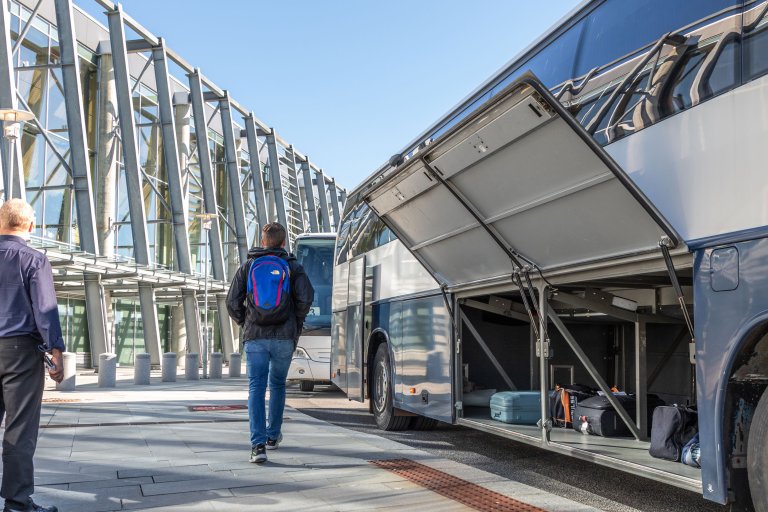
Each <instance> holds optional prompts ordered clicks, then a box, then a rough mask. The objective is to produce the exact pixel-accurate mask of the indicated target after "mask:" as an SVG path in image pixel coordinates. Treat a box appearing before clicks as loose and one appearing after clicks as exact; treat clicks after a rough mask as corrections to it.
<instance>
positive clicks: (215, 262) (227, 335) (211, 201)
mask: <svg viewBox="0 0 768 512" xmlns="http://www.w3.org/2000/svg"><path fill="white" fill-rule="evenodd" d="M188 77H189V90H190V100H191V103H192V118H193V119H194V123H195V137H197V158H198V163H199V164H200V178H201V181H202V184H203V187H202V188H203V203H204V207H205V213H213V214H216V217H214V218H213V219H212V225H211V229H210V231H209V232H208V242H209V249H210V251H211V252H210V254H211V262H212V267H213V277H214V278H215V279H218V280H219V281H226V280H227V275H226V270H225V268H224V253H223V251H222V247H223V245H222V242H221V227H220V224H219V216H218V214H219V207H218V204H217V202H216V185H215V178H214V175H213V165H212V163H211V152H210V150H209V149H208V148H209V145H208V144H209V141H208V126H207V123H206V119H205V103H204V101H203V88H202V84H201V83H200V72H199V70H195V72H194V73H190V74H189V75H188ZM216 300H217V302H219V301H220V300H221V296H219V295H217V296H216ZM221 320H222V321H221V322H219V327H220V333H221V339H222V345H223V348H224V357H226V358H227V360H229V355H230V354H231V353H232V351H233V350H234V336H233V334H232V324H231V323H230V322H229V321H228V320H229V317H228V316H223V317H221ZM189 330H190V327H189V326H187V332H189ZM198 343H199V341H198Z"/></svg>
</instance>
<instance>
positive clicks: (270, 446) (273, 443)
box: [267, 432, 283, 450]
mask: <svg viewBox="0 0 768 512" xmlns="http://www.w3.org/2000/svg"><path fill="white" fill-rule="evenodd" d="M282 440H283V433H282V432H281V433H280V434H279V435H278V436H277V439H267V450H277V446H278V445H279V444H280V441H282Z"/></svg>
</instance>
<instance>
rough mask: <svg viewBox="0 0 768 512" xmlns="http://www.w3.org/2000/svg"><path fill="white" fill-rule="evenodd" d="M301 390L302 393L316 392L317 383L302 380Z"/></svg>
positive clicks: (300, 382) (300, 383)
mask: <svg viewBox="0 0 768 512" xmlns="http://www.w3.org/2000/svg"><path fill="white" fill-rule="evenodd" d="M299 389H300V390H302V391H307V392H309V391H314V390H315V383H314V382H313V381H311V380H302V381H299Z"/></svg>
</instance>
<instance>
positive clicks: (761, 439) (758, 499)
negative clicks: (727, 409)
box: [747, 390, 768, 512]
mask: <svg viewBox="0 0 768 512" xmlns="http://www.w3.org/2000/svg"><path fill="white" fill-rule="evenodd" d="M766 461H768V390H766V391H763V396H762V398H760V402H758V404H757V408H756V409H755V414H754V415H753V416H752V425H751V426H750V427H749V439H748V440H747V473H748V475H749V491H750V493H751V494H752V504H753V506H754V507H755V512H768V473H766V471H765V464H766Z"/></svg>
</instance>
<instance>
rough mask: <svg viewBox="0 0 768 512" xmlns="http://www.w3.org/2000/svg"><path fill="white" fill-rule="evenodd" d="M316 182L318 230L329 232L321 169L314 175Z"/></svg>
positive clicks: (329, 222) (323, 178) (326, 202)
mask: <svg viewBox="0 0 768 512" xmlns="http://www.w3.org/2000/svg"><path fill="white" fill-rule="evenodd" d="M315 176H316V181H317V196H318V197H319V198H320V221H321V222H320V224H321V227H320V230H321V231H330V230H331V219H330V216H329V215H328V196H327V195H326V193H325V176H323V171H322V169H318V170H317V172H316V173H315Z"/></svg>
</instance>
